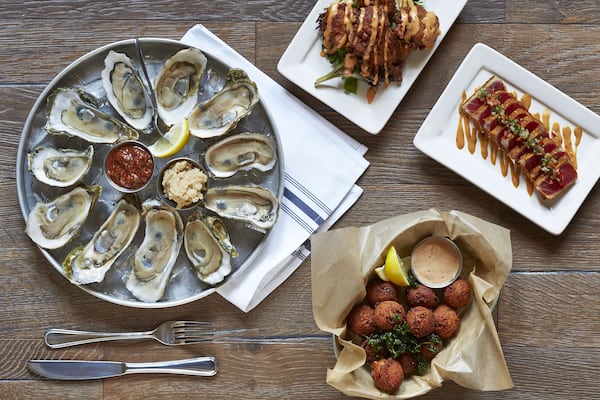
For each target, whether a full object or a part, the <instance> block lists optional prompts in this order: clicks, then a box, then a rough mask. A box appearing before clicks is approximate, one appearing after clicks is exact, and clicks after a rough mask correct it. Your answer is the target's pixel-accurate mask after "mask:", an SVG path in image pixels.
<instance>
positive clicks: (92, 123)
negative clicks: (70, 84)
mask: <svg viewBox="0 0 600 400" xmlns="http://www.w3.org/2000/svg"><path fill="white" fill-rule="evenodd" d="M45 129H46V130H47V131H48V132H49V133H51V134H55V135H56V134H59V135H60V134H63V135H69V136H77V137H80V138H82V139H84V140H87V141H88V142H90V143H116V142H118V141H122V140H134V139H137V138H138V137H139V134H138V132H137V131H136V130H135V129H133V128H132V127H130V126H128V125H127V124H125V123H123V122H121V121H119V120H118V119H116V118H114V117H112V116H111V115H109V114H107V113H105V112H104V111H101V110H99V109H98V100H97V99H96V98H95V97H94V96H92V95H91V94H90V93H87V92H86V91H84V90H83V89H79V88H59V89H57V90H55V91H54V92H53V93H52V94H51V95H50V96H49V97H48V119H47V121H46V126H45Z"/></svg>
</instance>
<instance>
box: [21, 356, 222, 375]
mask: <svg viewBox="0 0 600 400" xmlns="http://www.w3.org/2000/svg"><path fill="white" fill-rule="evenodd" d="M27 367H28V368H29V369H30V370H31V371H32V372H34V373H35V374H37V375H41V376H44V377H46V378H50V379H60V380H85V379H102V378H111V377H115V376H122V375H128V374H147V373H150V374H180V375H194V376H213V375H215V374H216V373H217V371H218V365H217V360H216V359H215V358H214V357H197V358H189V359H184V360H173V361H160V362H147V363H126V362H120V361H82V360H29V361H27Z"/></svg>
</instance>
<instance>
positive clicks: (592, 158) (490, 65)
mask: <svg viewBox="0 0 600 400" xmlns="http://www.w3.org/2000/svg"><path fill="white" fill-rule="evenodd" d="M492 75H496V76H497V77H498V78H500V79H502V80H503V81H504V82H505V84H506V85H507V87H508V89H509V90H512V91H515V92H516V93H517V95H518V96H519V97H520V96H521V95H523V94H525V93H527V94H529V95H530V96H531V98H532V101H531V106H530V108H529V109H530V111H531V112H532V113H540V114H541V113H542V112H544V110H549V111H550V123H551V124H552V123H554V122H558V123H559V124H560V126H561V127H564V126H570V127H571V128H572V129H573V128H574V127H575V126H580V127H581V128H582V129H583V135H582V138H581V143H580V144H579V146H578V148H577V164H578V168H577V172H578V174H579V177H578V179H577V181H576V182H575V184H574V185H573V186H572V187H571V188H570V189H567V191H566V192H565V193H563V194H561V195H560V196H558V198H556V199H553V200H543V199H542V198H541V197H540V196H538V195H537V194H535V193H534V194H533V195H530V194H529V193H528V192H527V187H526V182H525V177H523V176H522V175H521V177H520V179H521V181H520V183H519V185H518V187H515V186H514V185H513V183H512V181H511V177H510V173H509V174H508V175H507V176H506V177H504V176H502V173H501V171H500V165H499V164H500V162H499V161H498V162H497V163H496V165H493V164H492V163H491V162H490V160H489V159H483V158H482V157H481V154H480V152H479V151H480V149H479V144H478V146H477V149H476V150H475V152H474V153H473V154H471V153H470V152H469V151H468V150H467V148H466V146H465V148H463V149H462V150H461V149H459V148H458V147H457V146H456V141H455V140H456V131H457V126H458V120H459V115H458V106H459V104H460V102H461V96H462V92H463V90H464V91H466V93H467V96H470V95H471V94H472V93H473V92H474V90H475V89H476V88H477V87H478V86H481V85H482V84H484V83H485V82H486V81H487V80H488V79H489V78H490V76H492ZM413 143H414V145H415V147H416V148H417V149H419V150H420V151H422V152H423V153H425V154H427V155H428V156H429V157H431V158H433V159H434V160H436V161H437V162H439V163H441V164H443V165H445V166H446V167H448V168H449V169H451V170H453V171H454V172H456V173H457V174H459V175H461V176H463V177H464V178H465V179H467V180H469V181H470V182H472V183H473V184H475V185H477V186H479V187H480V188H481V189H483V190H484V191H486V192H487V193H489V194H491V195H492V196H494V197H495V198H497V199H498V200H500V201H501V202H503V203H504V204H506V205H507V206H509V207H511V208H512V209H514V210H515V211H516V212H518V213H519V214H521V215H523V216H524V217H525V218H528V219H529V220H531V221H532V222H534V223H535V224H537V225H539V226H540V227H542V228H544V229H545V230H547V231H548V232H550V233H552V234H554V235H560V234H561V233H562V232H563V231H564V229H565V228H566V227H567V225H568V224H569V222H570V221H571V220H572V219H573V217H574V216H575V213H576V212H577V210H578V209H579V207H580V206H581V204H582V203H583V201H584V200H585V198H586V197H587V195H588V194H589V193H590V191H591V189H592V188H593V187H594V185H595V184H596V182H597V181H598V178H600V168H599V167H598V161H597V159H598V157H599V156H600V116H598V115H597V114H595V113H593V112H592V111H591V110H589V109H588V108H586V107H584V106H583V105H581V104H580V103H578V102H576V101H575V100H573V99H572V98H570V97H569V96H567V95H565V94H564V93H562V92H561V91H559V90H558V89H556V88H555V87H553V86H551V85H550V84H548V83H547V82H545V81H543V80H542V79H540V78H539V77H537V76H536V75H534V74H532V73H531V72H529V71H528V70H526V69H525V68H523V67H521V66H520V65H518V64H516V63H515V62H513V61H512V60H510V59H508V58H506V57H505V56H503V55H502V54H500V53H498V52H497V51H495V50H493V49H491V48H490V47H488V46H486V45H484V44H481V43H478V44H476V45H475V46H473V48H472V49H471V51H470V52H469V54H467V56H466V57H465V59H464V61H463V62H462V63H461V65H460V66H459V67H458V69H457V71H456V73H455V74H454V76H453V77H452V79H451V80H450V82H449V83H448V85H447V86H446V88H445V89H444V91H443V93H442V95H441V96H440V98H439V99H438V101H437V102H436V104H435V105H434V107H433V108H432V109H431V112H430V113H429V115H428V116H427V118H426V119H425V121H424V122H423V124H422V125H421V128H420V129H419V131H418V132H417V135H416V136H415V138H414V141H413Z"/></svg>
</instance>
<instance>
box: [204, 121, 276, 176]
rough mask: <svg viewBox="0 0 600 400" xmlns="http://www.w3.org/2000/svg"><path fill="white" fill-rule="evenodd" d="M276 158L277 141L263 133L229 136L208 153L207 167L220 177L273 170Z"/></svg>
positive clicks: (206, 156)
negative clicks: (244, 172)
mask: <svg viewBox="0 0 600 400" xmlns="http://www.w3.org/2000/svg"><path fill="white" fill-rule="evenodd" d="M276 161H277V155H276V150H275V140H274V139H273V137H272V136H267V135H263V134H260V133H251V132H244V133H238V134H237V135H232V136H229V137H227V138H225V139H223V140H220V141H219V142H217V143H215V144H213V145H212V146H210V147H209V148H207V149H206V152H205V153H204V163H205V165H206V170H207V171H208V172H210V173H211V174H212V175H213V176H214V177H216V178H227V177H230V176H232V175H234V174H235V173H236V172H238V171H242V170H245V171H247V170H251V169H257V170H259V171H269V170H271V169H272V168H273V167H274V166H275V163H276Z"/></svg>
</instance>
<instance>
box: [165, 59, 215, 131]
mask: <svg viewBox="0 0 600 400" xmlns="http://www.w3.org/2000/svg"><path fill="white" fill-rule="evenodd" d="M206 64H207V59H206V56H205V55H204V54H203V53H202V52H201V51H200V50H198V49H196V48H193V47H190V48H188V49H184V50H180V51H178V52H177V53H175V54H174V55H173V56H171V57H170V58H169V59H167V61H166V62H165V64H164V66H163V67H162V69H161V70H160V71H159V73H158V75H157V76H156V78H155V79H154V92H155V93H156V103H157V107H158V116H159V117H160V118H161V119H162V120H163V121H164V122H165V123H166V124H167V125H174V124H178V123H181V121H182V120H183V119H184V118H186V117H187V116H188V114H189V113H190V111H191V110H192V109H193V108H194V106H195V105H196V103H197V102H198V90H199V88H200V79H201V78H202V74H203V73H204V70H205V69H206Z"/></svg>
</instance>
